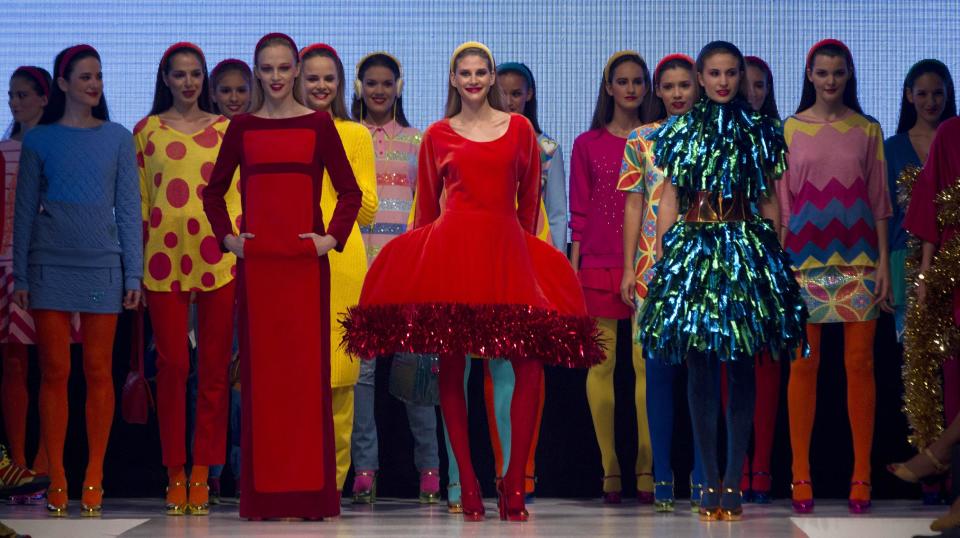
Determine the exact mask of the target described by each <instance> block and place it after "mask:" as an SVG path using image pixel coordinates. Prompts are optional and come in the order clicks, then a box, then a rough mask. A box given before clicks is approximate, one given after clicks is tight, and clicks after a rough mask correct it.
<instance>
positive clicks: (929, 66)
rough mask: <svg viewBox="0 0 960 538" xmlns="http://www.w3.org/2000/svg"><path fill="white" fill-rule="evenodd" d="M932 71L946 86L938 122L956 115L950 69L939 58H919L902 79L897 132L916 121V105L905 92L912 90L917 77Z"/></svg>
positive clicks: (955, 100) (906, 128) (955, 101)
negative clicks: (944, 98) (944, 99)
mask: <svg viewBox="0 0 960 538" xmlns="http://www.w3.org/2000/svg"><path fill="white" fill-rule="evenodd" d="M927 73H933V74H934V75H937V76H938V77H940V80H942V81H943V85H944V86H946V89H947V95H946V101H945V102H944V107H943V114H940V120H939V121H940V123H942V122H943V120H946V119H949V118H952V117H954V116H956V115H957V98H956V95H955V94H954V89H953V77H951V76H950V70H949V69H947V66H946V65H944V64H943V62H941V61H939V60H930V59H927V60H920V61H919V62H917V63H915V64H913V67H911V68H910V70H909V71H907V78H906V79H905V80H904V81H903V95H902V96H901V97H900V121H899V122H898V123H897V134H900V133H905V132H907V131H909V130H910V129H912V128H913V126H914V125H916V123H917V107H916V106H914V105H913V104H912V103H911V102H910V101H908V100H907V92H908V91H912V90H913V85H914V84H916V83H917V79H918V78H920V77H922V76H923V75H926V74H927Z"/></svg>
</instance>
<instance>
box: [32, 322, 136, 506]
mask: <svg viewBox="0 0 960 538" xmlns="http://www.w3.org/2000/svg"><path fill="white" fill-rule="evenodd" d="M70 316H71V314H70V312H61V311H59V310H34V311H33V317H34V321H36V324H37V339H38V347H39V352H40V375H41V381H40V431H41V438H42V439H43V440H44V445H45V446H46V448H47V455H48V457H49V460H50V487H51V488H66V486H67V477H66V472H65V471H64V468H63V445H64V441H65V439H66V436H67V418H68V413H69V411H68V403H67V380H68V379H69V378H70ZM116 327H117V315H116V314H86V313H81V314H80V331H81V334H82V335H83V375H84V378H85V379H86V382H87V404H86V422H87V444H88V446H87V448H88V453H89V459H88V461H87V472H86V477H85V478H84V481H83V483H84V485H90V486H99V485H100V483H101V481H102V480H103V457H104V454H105V453H106V451H107V440H108V439H109V437H110V426H111V425H112V423H113V407H114V394H113V373H112V363H113V337H114V333H115V331H116Z"/></svg>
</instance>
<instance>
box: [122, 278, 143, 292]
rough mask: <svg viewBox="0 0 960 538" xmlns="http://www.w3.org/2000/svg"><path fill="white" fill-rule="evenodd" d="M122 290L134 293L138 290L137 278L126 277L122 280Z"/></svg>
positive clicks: (138, 280)
mask: <svg viewBox="0 0 960 538" xmlns="http://www.w3.org/2000/svg"><path fill="white" fill-rule="evenodd" d="M123 289H124V290H125V291H135V290H139V289H140V278H139V277H127V278H125V279H124V280H123Z"/></svg>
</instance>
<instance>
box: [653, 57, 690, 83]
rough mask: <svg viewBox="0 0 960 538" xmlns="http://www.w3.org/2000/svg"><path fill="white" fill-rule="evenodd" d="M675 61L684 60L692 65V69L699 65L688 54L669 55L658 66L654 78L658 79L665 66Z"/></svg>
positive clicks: (654, 71)
mask: <svg viewBox="0 0 960 538" xmlns="http://www.w3.org/2000/svg"><path fill="white" fill-rule="evenodd" d="M674 60H683V61H684V62H687V63H688V64H690V66H691V67H692V66H694V65H697V63H696V62H695V61H693V58H691V57H689V56H687V55H686V54H680V53H677V54H667V55H666V56H664V57H663V59H662V60H660V62H659V63H658V64H657V67H656V69H654V70H653V78H657V77H658V76H659V75H660V70H661V69H663V66H665V65H667V64H668V63H670V62H672V61H674Z"/></svg>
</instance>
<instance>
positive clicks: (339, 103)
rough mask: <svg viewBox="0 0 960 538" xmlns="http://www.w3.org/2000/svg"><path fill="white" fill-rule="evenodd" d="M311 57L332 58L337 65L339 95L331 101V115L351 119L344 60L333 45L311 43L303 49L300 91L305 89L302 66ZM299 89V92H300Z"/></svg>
mask: <svg viewBox="0 0 960 538" xmlns="http://www.w3.org/2000/svg"><path fill="white" fill-rule="evenodd" d="M310 58H330V59H331V60H333V64H334V65H335V66H336V67H337V78H338V79H339V80H337V96H336V97H335V98H334V99H333V102H332V103H330V115H331V116H333V117H334V118H337V119H341V120H349V119H350V114H349V113H348V112H347V100H346V99H347V98H346V97H345V96H344V94H345V93H346V88H347V84H346V81H345V80H344V78H345V77H344V74H343V62H341V61H340V56H339V55H338V54H337V53H336V51H335V50H333V47H330V46H329V45H323V46H319V47H318V46H314V45H310V46H309V47H307V48H305V49H303V51H302V52H301V56H300V65H301V71H300V84H301V85H300V86H299V87H298V90H299V91H303V77H304V75H303V69H302V66H303V64H305V63H306V62H307V60H309V59H310ZM299 91H298V93H299Z"/></svg>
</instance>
